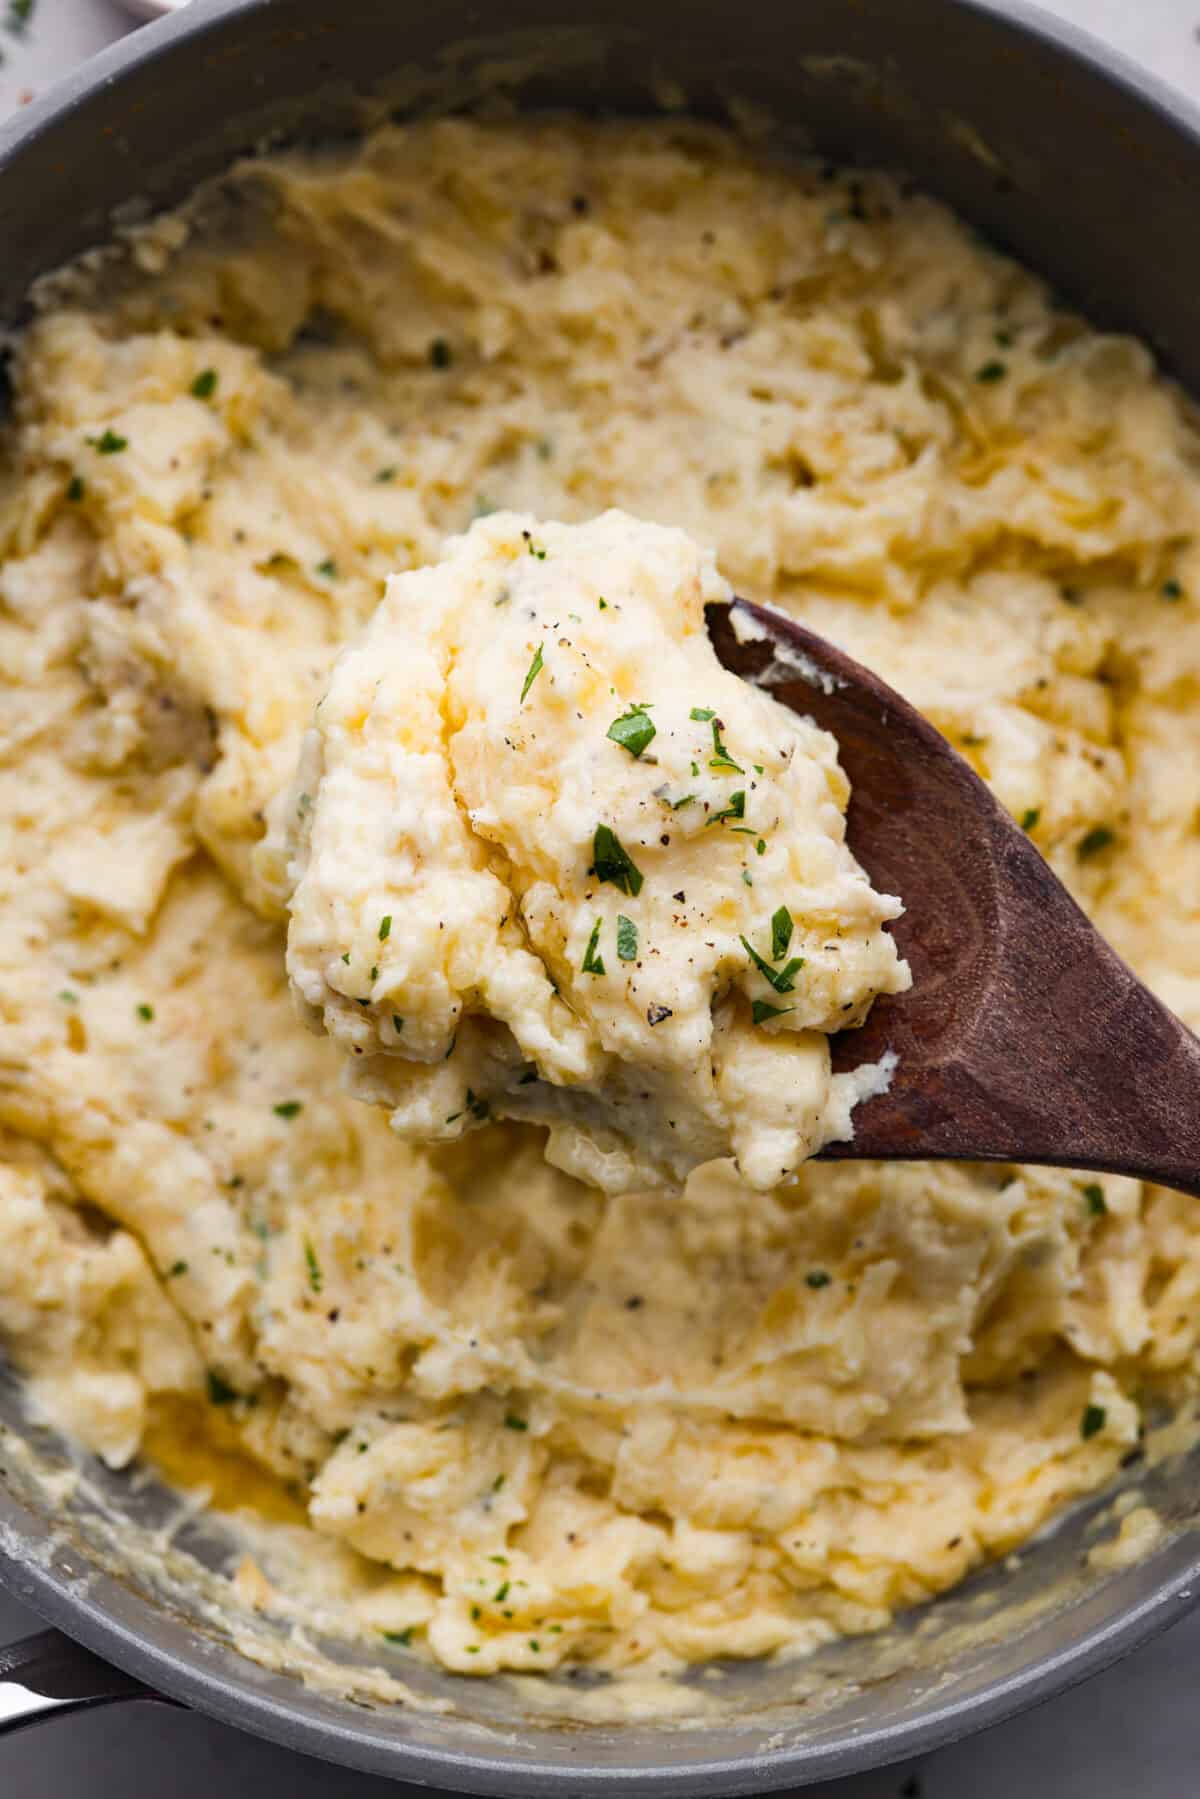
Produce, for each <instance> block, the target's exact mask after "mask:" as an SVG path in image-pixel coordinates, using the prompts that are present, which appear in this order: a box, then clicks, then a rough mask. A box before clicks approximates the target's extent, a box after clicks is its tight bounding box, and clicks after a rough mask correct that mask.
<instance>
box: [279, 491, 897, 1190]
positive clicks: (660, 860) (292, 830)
mask: <svg viewBox="0 0 1200 1799" xmlns="http://www.w3.org/2000/svg"><path fill="white" fill-rule="evenodd" d="M731 598H732V594H731V591H730V589H729V586H728V583H726V582H725V581H723V580H722V579H721V578H720V576H719V575H718V573H717V571H716V568H715V566H714V564H713V559H712V557H711V555H704V554H702V553H701V552H700V550H699V549H698V548H697V546H696V545H695V544H693V543H692V542H691V541H690V540H689V539H688V538H687V537H686V536H685V535H684V533H683V532H681V531H676V530H671V529H670V528H668V527H665V526H662V525H652V524H646V523H644V522H642V521H639V520H637V519H633V518H630V517H628V516H627V515H626V514H624V513H620V512H615V511H613V512H608V513H606V514H604V515H603V516H602V517H601V518H599V519H596V520H594V521H591V522H589V523H587V524H582V525H559V524H554V523H548V522H539V521H538V520H535V519H534V518H532V517H523V516H522V515H519V514H510V513H505V514H500V515H498V516H496V517H494V518H488V519H485V520H481V521H480V522H479V523H477V524H476V525H474V526H473V527H472V529H471V531H470V532H469V533H468V534H467V535H466V536H465V537H462V538H457V539H454V540H452V541H451V543H450V544H449V545H448V546H447V549H446V552H445V554H444V556H443V559H442V560H441V561H440V562H439V563H437V564H436V565H435V566H434V567H432V568H428V569H421V570H417V571H414V572H413V573H412V574H408V575H400V576H396V577H394V578H393V579H392V580H391V581H390V582H389V583H388V591H387V596H386V598H385V599H384V600H383V601H382V603H381V604H380V606H379V609H378V611H377V612H376V613H375V615H374V617H373V618H372V620H371V622H370V625H369V626H368V628H367V630H366V631H365V633H364V634H363V636H362V638H361V639H360V640H359V641H358V642H357V643H356V644H355V645H354V647H353V648H351V649H349V650H347V651H346V653H345V654H344V655H343V656H342V657H341V658H340V660H339V662H338V664H337V666H336V668H335V669H334V672H333V678H332V681H331V683H330V687H329V690H328V692H327V693H325V694H324V696H323V697H322V699H321V700H320V702H319V704H318V707H317V712H316V722H315V724H314V726H313V728H312V730H311V731H310V732H309V734H308V737H307V739H306V743H305V748H304V750H303V751H302V753H301V759H300V769H299V773H298V775H297V777H296V780H295V781H294V782H293V783H292V785H291V787H290V788H289V789H287V790H286V791H285V792H284V793H283V795H282V804H281V805H279V806H276V808H275V810H276V812H277V813H278V814H281V818H280V821H279V822H280V823H281V826H282V844H280V843H279V842H278V841H277V840H276V837H277V834H273V835H272V836H271V837H269V838H268V839H267V841H266V843H265V844H264V855H263V858H262V867H263V870H264V878H265V879H266V880H267V881H269V880H270V879H271V871H272V870H275V871H276V878H278V879H279V880H281V881H282V885H283V889H284V891H285V892H287V893H288V895H289V900H288V904H289V910H290V915H291V916H290V922H289V926H288V956H287V960H288V970H289V973H290V976H291V980H292V984H293V987H294V989H295V991H296V994H297V996H298V997H299V999H300V1001H301V1004H302V1005H303V1006H304V1007H305V1008H306V1009H307V1010H308V1012H309V1013H310V1015H311V1016H312V1018H313V1019H314V1020H315V1021H317V1022H318V1024H319V1025H323V1026H324V1028H325V1029H327V1030H328V1031H329V1032H330V1033H331V1034H332V1035H333V1036H334V1037H335V1038H336V1039H337V1040H338V1042H339V1043H341V1044H342V1045H343V1046H344V1048H345V1049H346V1050H347V1052H348V1054H349V1057H350V1060H349V1063H348V1071H349V1074H350V1076H351V1080H352V1090H353V1091H354V1092H355V1093H356V1094H358V1096H359V1097H360V1098H363V1099H367V1100H373V1101H376V1102H378V1103H381V1104H383V1105H386V1106H387V1107H388V1108H389V1111H390V1116H391V1123H392V1127H393V1129H395V1130H397V1131H398V1132H400V1133H401V1134H402V1135H404V1136H407V1137H410V1138H411V1139H413V1140H414V1141H416V1142H422V1141H430V1140H437V1139H442V1138H447V1137H458V1136H461V1135H462V1134H463V1133H464V1132H465V1131H468V1130H471V1129H478V1128H480V1127H481V1126H482V1125H483V1124H485V1122H486V1121H487V1120H488V1119H489V1118H492V1117H505V1118H516V1119H522V1120H525V1121H527V1122H533V1123H537V1124H546V1125H548V1126H549V1134H548V1138H547V1145H546V1154H547V1157H548V1159H549V1160H550V1161H551V1162H553V1163H554V1164H555V1165H556V1166H557V1167H560V1168H562V1169H564V1170H565V1171H566V1172H567V1173H569V1174H574V1175H577V1176H579V1177H580V1178H581V1179H584V1180H589V1181H592V1182H593V1183H594V1184H595V1185H597V1186H599V1187H602V1188H604V1189H605V1190H606V1191H608V1192H611V1193H626V1192H629V1191H630V1189H632V1188H634V1187H637V1186H644V1185H646V1184H647V1183H650V1184H661V1183H662V1182H663V1181H664V1180H667V1181H669V1180H671V1179H675V1180H682V1179H683V1178H684V1177H686V1175H687V1174H689V1173H690V1172H691V1170H692V1169H693V1168H696V1167H699V1166H700V1165H701V1164H702V1163H704V1162H710V1161H713V1160H714V1159H715V1158H716V1157H718V1156H727V1155H730V1154H731V1153H732V1154H733V1155H734V1157H735V1158H736V1161H737V1165H738V1168H739V1169H740V1171H741V1172H742V1174H743V1175H745V1177H746V1178H747V1180H749V1181H750V1182H751V1184H752V1185H754V1186H757V1187H764V1188H766V1187H770V1186H772V1185H773V1184H774V1182H776V1181H778V1180H781V1179H786V1178H787V1176H789V1175H790V1174H793V1173H794V1172H795V1169H796V1165H797V1164H798V1163H799V1162H800V1161H802V1160H804V1158H805V1157H806V1156H808V1155H811V1154H812V1153H813V1152H814V1151H815V1150H817V1149H819V1148H820V1147H821V1145H822V1143H825V1142H828V1141H829V1140H830V1138H834V1137H839V1138H841V1137H848V1136H850V1135H851V1133H852V1130H853V1126H852V1124H851V1121H850V1107H851V1105H852V1104H853V1102H854V1100H855V1099H857V1098H858V1097H860V1095H863V1094H866V1093H870V1092H872V1091H878V1089H879V1085H880V1083H881V1082H886V1079H887V1071H886V1070H884V1069H881V1068H880V1067H879V1066H878V1065H871V1066H869V1067H866V1068H864V1069H862V1070H856V1071H855V1072H854V1073H852V1074H843V1075H836V1076H835V1075H833V1074H832V1073H831V1072H830V1066H829V1046H828V1037H827V1033H829V1032H831V1031H836V1030H842V1029H846V1028H848V1027H849V1026H852V1025H855V1024H858V1023H861V1021H862V1019H863V1017H864V1016H865V1014H866V1011H867V1008H868V1007H869V1006H870V1003H871V1001H872V999H873V998H874V997H875V994H876V993H878V992H896V991H899V990H901V989H902V988H904V987H905V986H907V985H908V979H909V977H908V970H907V968H906V966H905V965H904V963H902V962H901V961H900V960H899V958H898V956H897V954H896V950H895V946H894V944H893V943H892V940H891V938H890V937H888V936H886V935H885V934H884V932H883V931H882V929H881V925H882V922H883V921H884V920H885V919H888V918H893V917H895V916H896V914H897V913H898V912H899V910H900V905H899V902H898V901H896V900H893V899H891V898H889V897H886V896H881V895H879V894H877V893H876V892H875V891H874V889H873V888H872V887H871V885H870V883H869V882H868V880H867V878H866V876H865V875H864V874H863V872H862V870H861V869H860V868H859V866H858V864H857V863H856V862H855V860H854V858H853V856H852V855H851V854H850V852H849V850H848V849H847V848H846V845H845V840H844V836H845V804H846V800H847V797H848V794H849V788H848V786H847V784H846V781H845V779H844V777H843V775H842V773H841V770H840V768H839V767H838V761H837V746H836V744H835V743H834V741H833V739H832V738H831V737H830V736H829V734H828V733H827V732H824V731H820V730H818V729H817V727H816V726H815V725H814V724H813V723H812V722H811V720H807V719H802V718H797V717H796V715H795V714H794V713H791V712H789V711H788V710H787V709H786V708H785V707H783V706H781V705H780V704H779V703H778V701H776V700H774V699H772V698H771V697H770V696H769V695H767V694H765V693H762V692H759V691H758V690H756V689H755V688H752V687H750V686H748V685H746V684H745V683H744V682H742V681H740V680H739V679H738V677H737V676H736V675H731V674H728V673H727V672H726V671H725V670H724V669H723V668H722V667H721V665H720V663H719V662H718V661H717V659H716V656H715V654H714V653H713V650H712V647H711V645H710V643H709V640H708V633H707V630H706V628H705V620H704V606H705V604H706V602H709V601H717V602H725V603H728V601H729V600H730V599H731ZM651 694H653V696H654V697H653V699H651V698H649V697H647V696H649V695H651ZM639 696H641V697H639ZM293 887H294V891H293Z"/></svg>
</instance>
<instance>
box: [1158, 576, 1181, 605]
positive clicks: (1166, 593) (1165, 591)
mask: <svg viewBox="0 0 1200 1799" xmlns="http://www.w3.org/2000/svg"><path fill="white" fill-rule="evenodd" d="M1158 591H1159V592H1160V593H1161V594H1162V597H1163V599H1164V600H1181V599H1182V598H1183V588H1182V587H1181V586H1180V584H1179V582H1178V581H1176V580H1175V579H1174V578H1173V577H1172V579H1171V580H1169V581H1164V582H1163V584H1162V586H1161V587H1160V588H1159V590H1158Z"/></svg>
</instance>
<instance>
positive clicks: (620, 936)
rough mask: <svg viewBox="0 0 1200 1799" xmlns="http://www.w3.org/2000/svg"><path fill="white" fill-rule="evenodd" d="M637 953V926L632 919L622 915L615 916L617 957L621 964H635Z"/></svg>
mask: <svg viewBox="0 0 1200 1799" xmlns="http://www.w3.org/2000/svg"><path fill="white" fill-rule="evenodd" d="M637 953H638V934H637V926H636V925H635V924H634V922H633V920H632V918H626V917H625V915H624V913H622V912H619V913H618V914H617V955H618V956H619V957H620V959H621V961H622V962H636V960H637Z"/></svg>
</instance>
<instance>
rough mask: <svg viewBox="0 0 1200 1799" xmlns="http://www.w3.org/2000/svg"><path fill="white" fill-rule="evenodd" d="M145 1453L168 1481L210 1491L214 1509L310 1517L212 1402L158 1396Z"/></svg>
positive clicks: (273, 1518)
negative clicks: (244, 1445) (250, 1452)
mask: <svg viewBox="0 0 1200 1799" xmlns="http://www.w3.org/2000/svg"><path fill="white" fill-rule="evenodd" d="M142 1455H143V1457H144V1459H145V1460H146V1461H148V1462H149V1463H150V1464H151V1466H152V1467H153V1468H154V1469H155V1471H156V1473H158V1474H160V1475H161V1476H162V1478H163V1480H165V1481H166V1482H167V1483H168V1484H169V1485H170V1486H173V1487H178V1488H181V1489H182V1490H184V1491H185V1492H190V1491H195V1490H196V1489H198V1488H200V1489H203V1490H205V1491H207V1492H208V1493H209V1495H210V1498H209V1501H208V1503H209V1505H210V1507H211V1508H212V1510H213V1511H217V1512H237V1511H251V1512H254V1513H255V1514H256V1515H257V1516H258V1517H260V1518H263V1519H265V1520H267V1521H268V1522H270V1523H273V1524H305V1523H307V1521H308V1513H307V1511H306V1509H305V1507H304V1505H303V1504H302V1502H301V1501H300V1500H299V1499H297V1497H296V1495H295V1493H294V1492H293V1491H292V1490H291V1489H290V1488H289V1486H288V1484H287V1482H286V1481H284V1480H282V1479H281V1478H280V1476H279V1475H277V1474H274V1473H272V1472H271V1470H270V1469H269V1468H264V1467H263V1465H262V1464H261V1462H256V1461H255V1460H254V1458H253V1457H252V1456H250V1455H248V1454H247V1453H246V1451H245V1449H244V1448H242V1447H240V1446H239V1444H238V1439H237V1436H236V1434H235V1432H234V1429H233V1426H232V1425H231V1424H229V1423H228V1422H227V1421H226V1420H225V1419H223V1418H221V1417H219V1416H214V1414H213V1410H212V1407H211V1406H203V1405H200V1404H198V1403H196V1402H194V1401H191V1400H186V1399H178V1398H174V1397H173V1398H171V1399H166V1398H163V1397H159V1398H157V1399H156V1400H155V1401H154V1403H153V1406H152V1408H151V1418H150V1424H149V1427H148V1429H147V1431H146V1435H145V1437H144V1438H143V1440H142Z"/></svg>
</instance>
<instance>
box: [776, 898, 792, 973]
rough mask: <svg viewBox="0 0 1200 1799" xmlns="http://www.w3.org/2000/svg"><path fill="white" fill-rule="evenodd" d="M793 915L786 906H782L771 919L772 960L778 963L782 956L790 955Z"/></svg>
mask: <svg viewBox="0 0 1200 1799" xmlns="http://www.w3.org/2000/svg"><path fill="white" fill-rule="evenodd" d="M792 929H793V926H792V915H791V913H790V912H789V911H788V909H787V907H786V906H780V908H779V910H778V912H776V913H775V914H774V916H773V917H772V919H771V960H772V962H778V961H779V959H780V957H781V956H786V955H787V953H788V944H789V943H790V942H791V941H792Z"/></svg>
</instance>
